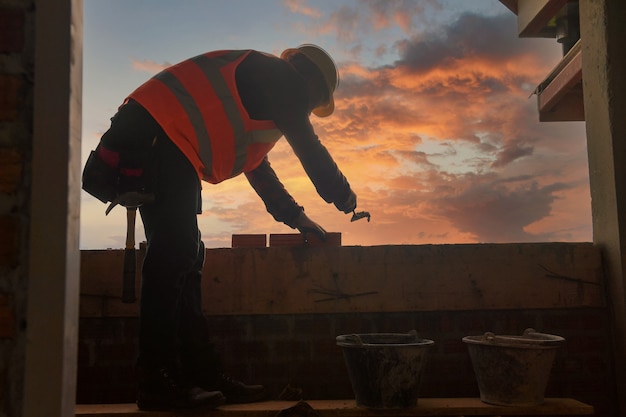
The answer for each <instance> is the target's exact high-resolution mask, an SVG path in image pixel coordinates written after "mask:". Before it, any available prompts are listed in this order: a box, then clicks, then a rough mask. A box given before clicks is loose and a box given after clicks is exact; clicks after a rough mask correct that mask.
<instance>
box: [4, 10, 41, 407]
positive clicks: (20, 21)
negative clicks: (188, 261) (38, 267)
mask: <svg viewBox="0 0 626 417" xmlns="http://www.w3.org/2000/svg"><path fill="white" fill-rule="evenodd" d="M33 19H34V12H33V1H30V0H26V1H19V2H17V1H8V0H0V231H1V232H0V358H2V359H0V414H2V415H16V416H17V415H19V414H20V411H19V410H20V409H21V395H22V380H21V379H20V378H15V377H14V376H15V375H21V374H22V370H23V369H24V362H23V349H24V328H23V327H24V326H21V325H19V323H23V322H24V314H25V310H26V305H25V292H26V290H25V288H26V268H24V265H26V259H27V254H26V252H25V249H24V248H25V247H26V238H27V230H28V217H29V215H28V213H29V210H28V197H29V192H30V182H29V170H30V162H29V161H30V155H31V152H30V149H31V147H32V117H33V113H32V100H33V86H32V82H31V81H29V80H32V79H33V60H34V48H33V38H34V30H33Z"/></svg>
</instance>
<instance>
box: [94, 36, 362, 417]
mask: <svg viewBox="0 0 626 417" xmlns="http://www.w3.org/2000/svg"><path fill="white" fill-rule="evenodd" d="M338 84H339V75H338V72H337V68H336V65H335V63H334V61H333V60H332V58H331V57H330V56H329V55H328V54H327V53H326V52H325V51H324V50H323V49H321V48H319V47H318V46H315V45H302V46H299V47H297V48H293V49H287V50H286V51H284V52H283V53H282V54H281V56H280V57H276V56H273V55H270V54H267V53H262V52H258V51H254V50H231V51H215V52H209V53H205V54H202V55H198V56H196V57H194V58H191V59H188V60H185V61H183V62H181V63H179V64H177V65H174V66H171V67H169V68H166V69H165V70H163V71H162V72H161V73H159V74H157V75H155V76H154V77H152V78H151V79H149V80H148V81H146V82H145V83H144V84H143V85H141V86H140V87H139V88H137V89H136V90H135V91H134V92H132V93H131V94H130V95H129V96H128V98H127V99H126V100H125V101H124V103H123V104H122V105H121V106H120V108H119V110H118V112H117V113H116V115H115V116H114V117H113V118H112V119H111V120H112V121H111V126H110V128H109V130H108V131H107V132H106V133H104V135H103V136H102V138H101V141H100V143H99V145H98V147H97V148H96V150H95V151H93V152H92V155H91V156H90V158H89V161H88V162H87V164H86V165H85V169H84V172H83V188H84V189H85V190H86V191H88V192H89V193H90V194H92V195H94V196H96V197H97V198H99V199H100V200H101V201H103V202H105V203H107V202H113V204H117V203H119V204H121V205H124V206H127V207H131V206H139V211H140V214H141V219H142V221H143V225H144V228H145V233H146V239H147V251H146V255H145V260H144V262H143V267H142V285H141V301H140V302H141V306H140V330H139V331H140V334H139V357H138V361H137V365H138V371H139V375H138V391H137V404H138V406H139V408H140V409H145V410H166V409H184V408H196V407H206V408H214V407H217V406H219V405H220V404H223V403H224V402H225V401H227V402H231V403H243V402H253V401H259V400H262V399H264V398H265V397H266V393H265V388H264V387H263V386H261V385H247V384H244V383H242V382H239V381H236V380H233V379H232V378H229V377H226V376H224V375H223V374H222V369H221V366H220V363H219V356H218V355H217V353H216V352H215V350H214V347H213V345H212V343H211V340H210V332H209V329H208V327H207V320H206V318H205V316H204V315H203V313H202V307H201V301H200V280H201V270H202V267H203V263H204V255H205V249H204V245H203V243H202V240H201V238H200V231H199V230H198V224H197V214H199V213H201V210H202V208H201V203H202V200H201V194H200V190H201V181H202V180H204V181H206V182H208V183H213V184H216V183H219V182H222V181H224V180H227V179H229V178H232V177H235V176H237V175H239V174H241V173H243V174H245V176H246V177H247V179H248V180H249V182H250V184H251V185H252V187H253V188H254V190H255V191H256V192H257V193H258V195H259V196H260V197H261V199H262V200H263V202H264V203H265V206H266V209H267V211H268V212H269V213H270V214H271V215H272V216H273V217H274V219H276V220H277V221H279V222H283V223H285V224H286V225H288V226H290V227H291V228H294V229H298V230H299V231H300V232H302V233H314V234H316V235H317V236H319V237H320V238H321V239H324V238H325V234H326V232H325V230H324V229H323V228H322V227H321V226H320V225H319V224H317V223H316V222H314V221H313V220H311V219H310V218H309V217H308V216H307V215H306V214H305V212H304V209H303V207H301V206H299V205H298V204H297V203H296V202H295V200H294V199H293V198H292V197H291V195H290V194H289V193H288V192H287V191H286V190H285V188H284V187H283V185H282V184H281V182H280V181H279V179H278V178H277V176H276V174H275V172H274V170H273V169H272V167H271V166H270V163H269V161H268V158H267V154H268V152H269V151H270V150H271V149H272V147H273V146H274V144H275V143H276V142H277V141H278V140H279V139H280V138H281V137H282V136H284V137H285V139H286V140H287V141H288V142H289V144H290V145H291V147H292V148H293V150H294V153H295V154H296V156H297V157H298V159H299V160H300V162H301V164H302V166H303V167H304V170H305V171H306V173H307V175H308V176H309V178H310V179H311V181H312V182H313V184H314V185H315V187H316V189H317V192H318V193H319V195H320V196H321V197H322V198H323V199H324V200H325V201H326V202H328V203H333V204H334V205H335V206H336V207H337V209H338V210H339V211H342V212H344V213H350V212H354V210H355V208H356V195H355V193H354V192H353V191H352V189H351V188H350V185H349V183H348V181H347V180H346V178H345V177H344V175H343V174H342V173H341V171H340V170H339V169H338V167H337V165H336V164H335V162H334V161H333V159H332V157H331V156H330V154H329V153H328V151H327V150H326V148H325V147H324V146H323V145H322V144H321V143H320V141H319V140H318V137H317V136H316V134H315V132H314V130H313V127H312V125H311V123H310V121H309V116H310V114H311V112H312V113H313V114H315V115H316V116H318V117H327V116H330V115H331V114H332V113H333V110H334V101H333V93H334V91H335V89H336V88H337V85H338Z"/></svg>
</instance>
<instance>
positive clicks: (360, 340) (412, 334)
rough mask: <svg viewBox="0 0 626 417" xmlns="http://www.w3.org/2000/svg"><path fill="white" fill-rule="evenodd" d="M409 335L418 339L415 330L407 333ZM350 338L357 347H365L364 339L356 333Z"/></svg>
mask: <svg viewBox="0 0 626 417" xmlns="http://www.w3.org/2000/svg"><path fill="white" fill-rule="evenodd" d="M407 335H409V336H413V338H414V339H417V331H416V330H415V329H413V330H411V331H409V332H408V333H407ZM350 337H351V338H353V339H354V341H355V342H356V345H357V346H363V345H364V343H363V339H361V336H359V335H358V334H356V333H352V334H351V335H350Z"/></svg>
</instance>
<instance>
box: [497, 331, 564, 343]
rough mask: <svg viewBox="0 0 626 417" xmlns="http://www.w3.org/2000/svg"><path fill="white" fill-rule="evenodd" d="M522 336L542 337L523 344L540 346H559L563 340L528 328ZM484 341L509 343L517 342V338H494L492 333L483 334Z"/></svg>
mask: <svg viewBox="0 0 626 417" xmlns="http://www.w3.org/2000/svg"><path fill="white" fill-rule="evenodd" d="M523 335H524V336H531V337H532V336H540V337H541V336H543V337H544V338H545V339H538V340H536V341H535V340H532V341H530V340H525V342H529V343H537V344H540V345H558V344H560V343H561V342H562V341H563V340H564V339H563V338H562V337H560V336H554V335H551V334H546V333H539V332H537V331H536V330H535V329H531V328H528V329H526V330H524V334H523ZM485 339H487V341H488V342H492V343H493V342H495V341H496V339H497V340H502V341H509V342H519V341H520V340H519V338H516V337H507V336H496V335H495V334H494V333H492V332H486V333H485Z"/></svg>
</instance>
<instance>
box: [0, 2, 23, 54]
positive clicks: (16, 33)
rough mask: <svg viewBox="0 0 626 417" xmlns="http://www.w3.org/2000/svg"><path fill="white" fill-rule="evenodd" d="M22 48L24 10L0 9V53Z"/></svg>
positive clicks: (18, 50) (16, 50) (17, 50)
mask: <svg viewBox="0 0 626 417" xmlns="http://www.w3.org/2000/svg"><path fill="white" fill-rule="evenodd" d="M23 48H24V10H18V9H8V8H0V53H11V52H20V51H22V49H23Z"/></svg>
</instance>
